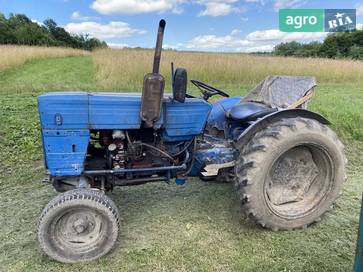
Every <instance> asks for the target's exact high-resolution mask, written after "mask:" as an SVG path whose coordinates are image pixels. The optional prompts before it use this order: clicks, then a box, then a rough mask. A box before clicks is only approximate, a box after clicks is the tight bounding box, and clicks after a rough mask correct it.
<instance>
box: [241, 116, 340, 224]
mask: <svg viewBox="0 0 363 272" xmlns="http://www.w3.org/2000/svg"><path fill="white" fill-rule="evenodd" d="M236 147H237V148H238V150H239V151H240V154H239V157H238V159H237V162H236V167H235V176H236V177H235V188H236V191H237V194H238V197H239V200H240V202H241V206H242V209H243V211H244V212H245V213H246V215H247V216H248V217H249V218H251V219H252V220H254V221H255V222H257V223H258V224H260V225H261V226H263V227H266V228H270V229H273V230H290V229H297V228H305V227H307V226H308V225H310V224H312V223H314V222H317V221H320V219H321V216H322V215H323V214H324V213H325V212H326V211H328V210H329V209H330V208H331V207H332V205H333V203H334V201H335V200H336V199H337V197H338V196H339V194H340V191H341V189H342V185H343V182H344V181H345V179H346V174H345V164H346V158H345V156H344V146H343V144H342V143H341V142H340V141H339V139H338V137H337V136H336V134H335V133H334V132H333V131H332V130H331V129H330V128H329V127H328V126H326V125H324V124H321V123H319V122H318V121H316V120H312V119H307V118H287V119H281V120H280V121H277V122H275V123H271V124H270V125H269V126H267V127H265V128H263V129H262V130H260V131H259V132H257V133H256V134H255V136H254V137H253V138H252V140H251V141H250V142H249V143H248V144H247V145H242V144H241V143H240V144H239V143H238V142H236Z"/></svg>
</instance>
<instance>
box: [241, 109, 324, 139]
mask: <svg viewBox="0 0 363 272" xmlns="http://www.w3.org/2000/svg"><path fill="white" fill-rule="evenodd" d="M296 117H303V118H309V119H314V120H316V121H318V122H320V123H322V124H324V125H329V124H330V122H329V121H328V120H327V119H326V118H325V117H323V116H322V115H320V114H318V113H315V112H312V111H308V110H304V109H288V110H280V111H275V112H273V113H271V114H268V115H265V116H264V117H262V118H261V119H259V120H257V121H256V122H255V123H253V124H252V125H251V126H249V127H248V128H247V129H245V130H244V131H243V132H242V134H241V135H240V136H238V139H237V141H238V143H239V144H242V145H245V144H247V143H248V142H249V141H250V140H251V139H252V138H253V136H254V135H255V134H256V133H257V132H259V131H260V130H262V129H264V128H265V127H267V126H268V125H269V124H271V123H274V122H276V121H278V120H280V119H283V118H296Z"/></svg>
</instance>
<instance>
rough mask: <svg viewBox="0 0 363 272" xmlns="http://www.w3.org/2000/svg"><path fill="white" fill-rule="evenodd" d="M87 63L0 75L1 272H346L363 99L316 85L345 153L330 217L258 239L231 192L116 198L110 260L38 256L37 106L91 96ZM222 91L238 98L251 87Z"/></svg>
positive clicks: (203, 186)
mask: <svg viewBox="0 0 363 272" xmlns="http://www.w3.org/2000/svg"><path fill="white" fill-rule="evenodd" d="M94 73H95V71H94V69H93V65H92V59H91V58H90V57H69V58H60V59H48V60H38V61H32V62H29V63H26V64H25V65H24V66H22V67H18V68H14V69H10V70H6V71H4V72H2V73H0V105H1V107H0V146H1V148H0V241H1V243H0V271H351V269H352V264H353V258H354V250H355V243H356V238H357V237H356V235H357V228H358V215H359V205H360V196H361V193H362V180H363V172H362V170H363V168H362V162H363V159H362V158H363V132H362V124H363V112H362V110H361V109H362V108H363V92H362V89H361V88H360V87H359V85H357V84H355V85H354V84H349V83H347V84H342V83H340V84H324V85H321V86H320V87H319V88H318V89H317V95H316V97H314V98H313V102H312V104H311V109H312V110H314V111H318V112H320V113H322V114H324V115H325V116H327V117H328V119H330V120H331V121H332V126H333V128H334V129H335V130H336V131H337V132H338V134H339V136H340V137H341V138H342V139H343V141H344V143H345V144H346V146H347V155H348V158H349V166H348V181H347V183H346V186H345V188H344V191H343V194H342V196H341V197H340V198H339V200H338V202H337V204H336V207H335V209H334V210H333V211H331V212H329V213H328V214H327V215H326V216H325V217H324V219H323V221H322V222H320V223H319V224H316V225H314V226H312V227H310V228H308V229H307V230H299V231H291V232H272V231H268V230H264V229H262V228H260V227H258V226H256V225H254V224H252V223H251V222H249V221H248V220H246V219H245V218H244V217H243V216H242V215H241V213H240V211H239V207H238V202H237V200H236V197H235V194H234V192H233V188H232V186H231V185H230V184H214V183H204V182H202V181H200V180H199V179H190V180H189V182H188V184H187V185H186V186H184V187H178V186H175V185H166V184H163V183H160V184H148V185H143V186H135V187H127V188H116V189H115V191H114V192H113V193H111V197H112V198H113V199H114V200H115V202H116V204H117V206H118V207H119V210H120V213H121V230H120V237H119V240H118V242H117V244H116V246H115V249H114V250H113V251H112V252H111V254H109V255H107V256H106V257H104V258H101V259H99V260H97V261H95V262H92V263H89V264H75V265H65V264H60V263H57V262H55V261H52V260H51V259H49V258H48V257H47V256H46V255H45V254H43V252H42V251H41V250H40V249H39V248H38V245H37V242H36V221H37V217H38V216H39V214H40V212H41V210H42V209H43V207H44V206H45V205H46V204H47V203H48V201H49V200H50V199H51V198H52V197H54V196H55V195H56V193H55V192H54V190H53V189H52V188H51V186H49V185H45V184H42V183H41V182H40V181H41V179H42V178H43V171H44V169H43V167H42V162H41V158H42V154H41V152H42V151H41V145H40V131H39V124H38V114H37V108H36V96H37V95H38V94H40V93H42V92H44V91H48V90H79V89H81V90H87V89H89V90H97V89H99V86H98V83H97V81H96V80H95V74H94ZM223 85H224V86H231V87H230V89H231V90H232V91H230V93H231V94H234V95H237V94H243V93H245V92H246V91H247V90H248V88H249V87H251V86H241V87H237V86H235V85H230V84H228V82H221V84H220V86H219V87H223Z"/></svg>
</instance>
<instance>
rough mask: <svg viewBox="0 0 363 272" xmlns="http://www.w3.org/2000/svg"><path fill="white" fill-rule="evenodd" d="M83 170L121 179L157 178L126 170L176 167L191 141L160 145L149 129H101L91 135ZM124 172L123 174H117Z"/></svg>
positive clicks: (153, 132) (160, 142)
mask: <svg viewBox="0 0 363 272" xmlns="http://www.w3.org/2000/svg"><path fill="white" fill-rule="evenodd" d="M91 135H92V137H91V141H90V144H89V147H88V154H87V163H86V170H88V169H98V170H101V169H102V170H113V171H117V172H118V173H119V174H117V175H116V177H117V178H118V179H121V180H131V179H138V178H144V177H150V176H154V175H157V173H155V172H153V173H152V174H150V173H148V172H140V173H130V172H128V171H127V169H143V168H153V167H165V166H170V165H173V164H178V163H179V162H180V161H182V160H183V159H184V158H185V154H186V153H187V150H190V148H191V143H192V141H194V140H192V141H186V142H178V143H177V144H176V143H175V144H169V143H164V142H163V141H162V138H161V136H160V135H159V133H158V132H157V131H155V130H154V129H152V128H144V129H141V131H140V130H101V131H93V133H91ZM122 169H126V170H125V171H120V170H122Z"/></svg>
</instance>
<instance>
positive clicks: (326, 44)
mask: <svg viewBox="0 0 363 272" xmlns="http://www.w3.org/2000/svg"><path fill="white" fill-rule="evenodd" d="M273 54H275V55H278V56H295V57H323V58H351V59H359V60H363V31H362V30H356V31H352V32H336V33H332V34H330V35H328V36H327V37H326V38H325V39H324V41H323V42H311V43H298V42H295V41H294V42H287V43H280V44H279V45H276V46H275V48H274V50H273Z"/></svg>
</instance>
